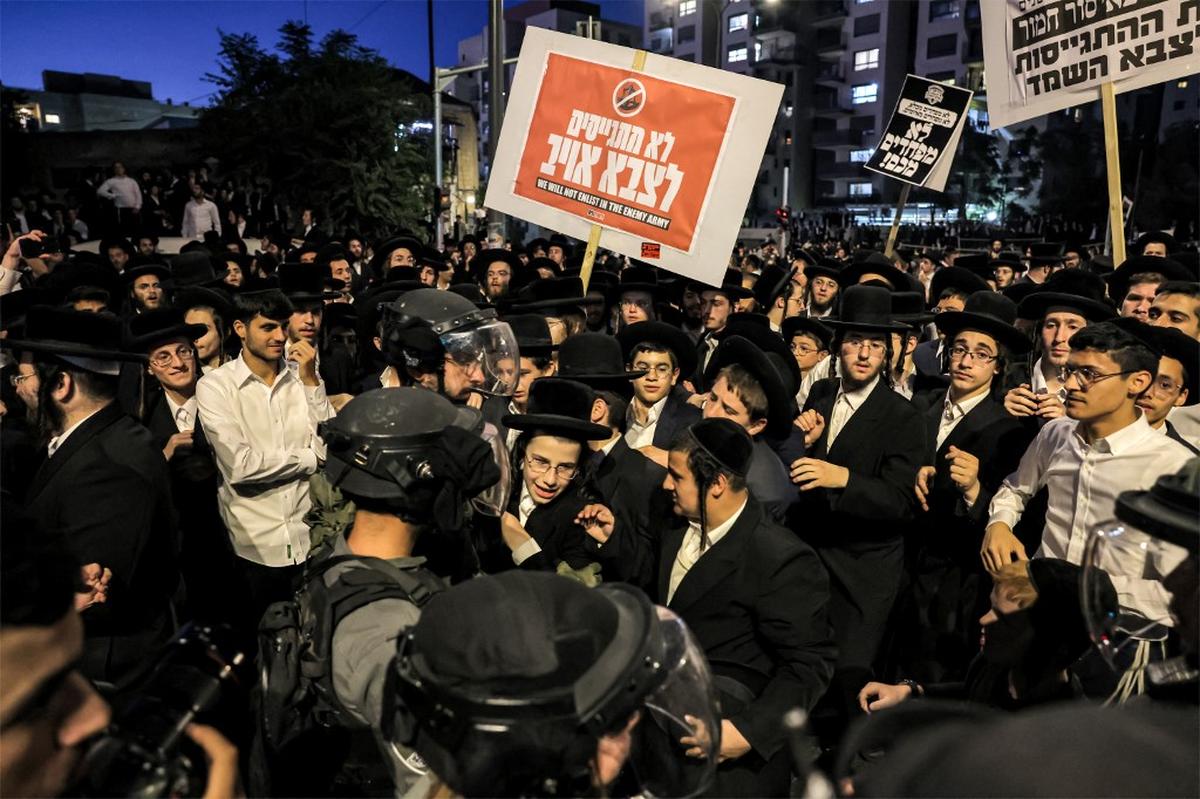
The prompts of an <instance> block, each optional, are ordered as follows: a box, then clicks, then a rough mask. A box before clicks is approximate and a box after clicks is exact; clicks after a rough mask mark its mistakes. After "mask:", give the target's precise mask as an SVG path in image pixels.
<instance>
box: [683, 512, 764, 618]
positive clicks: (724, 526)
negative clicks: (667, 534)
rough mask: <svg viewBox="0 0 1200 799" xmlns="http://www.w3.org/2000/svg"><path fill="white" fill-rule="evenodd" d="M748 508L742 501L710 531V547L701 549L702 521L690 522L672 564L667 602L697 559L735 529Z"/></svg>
mask: <svg viewBox="0 0 1200 799" xmlns="http://www.w3.org/2000/svg"><path fill="white" fill-rule="evenodd" d="M745 509H746V503H745V502H742V506H741V507H740V508H738V509H737V511H735V512H734V514H733V515H732V516H730V517H729V518H728V519H726V520H725V521H724V522H723V523H721V524H718V525H717V526H716V527H714V528H713V529H711V530H709V531H708V549H705V550H703V551H701V549H700V522H689V523H688V529H687V532H686V533H684V534H683V542H682V543H680V545H679V552H677V553H676V554H675V563H674V564H672V565H671V580H670V582H669V583H667V604H668V605H669V604H671V599H672V598H673V597H674V596H675V589H676V588H678V587H679V584H680V583H681V582H683V578H684V577H685V576H686V575H687V573H688V572H689V571H691V569H692V567H693V566H695V565H696V561H698V560H700V558H701V557H702V556H703V555H704V553H705V552H708V551H709V550H711V549H712V548H713V546H715V545H716V543H717V542H718V541H720V540H721V539H722V538H724V537H725V535H726V533H728V532H729V531H730V530H732V529H733V525H734V524H736V523H737V520H738V519H739V518H740V517H741V515H742V511H744V510H745Z"/></svg>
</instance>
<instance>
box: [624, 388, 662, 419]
mask: <svg viewBox="0 0 1200 799" xmlns="http://www.w3.org/2000/svg"><path fill="white" fill-rule="evenodd" d="M670 398H671V392H670V391H668V392H667V394H666V396H664V397H663V398H662V399H660V400H659V401H658V402H656V403H654V404H653V405H651V406H650V407H649V408H648V409H646V422H645V424H642V425H641V426H642V427H651V426H653V425H656V424H658V418H659V417H660V416H662V412H663V408H665V407H667V400H669V399H670ZM640 401H641V400H638V399H636V398H635V399H634V400H633V402H640ZM633 402H631V403H629V408H628V410H626V412H625V415H626V416H627V417H628V419H629V421H630V422H631V423H632V424H638V421H637V417H636V416H635V415H634V413H633Z"/></svg>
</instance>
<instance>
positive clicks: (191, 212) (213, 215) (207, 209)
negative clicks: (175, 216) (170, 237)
mask: <svg viewBox="0 0 1200 799" xmlns="http://www.w3.org/2000/svg"><path fill="white" fill-rule="evenodd" d="M210 230H215V231H216V232H217V235H218V236H219V235H221V215H220V214H219V213H218V212H217V205H216V203H214V202H213V201H212V200H207V199H205V200H201V201H200V202H196V201H195V200H188V201H187V205H185V206H183V224H182V225H181V226H180V235H181V236H183V237H184V238H185V239H195V238H199V237H200V236H203V235H204V234H205V233H207V232H208V231H210Z"/></svg>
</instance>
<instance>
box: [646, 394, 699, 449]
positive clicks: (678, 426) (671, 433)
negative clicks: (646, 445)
mask: <svg viewBox="0 0 1200 799" xmlns="http://www.w3.org/2000/svg"><path fill="white" fill-rule="evenodd" d="M698 421H700V409H699V408H697V407H696V406H695V405H689V404H688V401H687V392H686V391H684V389H683V387H682V386H676V387H675V388H674V389H672V390H671V393H670V395H668V396H667V401H666V403H664V404H663V409H662V413H661V414H659V416H658V425H657V426H656V427H655V428H654V440H653V441H652V442H651V443H653V444H654V446H656V447H658V448H659V449H670V448H671V442H672V441H674V440H675V436H676V435H678V434H679V431H681V430H685V429H687V428H689V427H691V426H692V425H694V424H695V423H696V422H698Z"/></svg>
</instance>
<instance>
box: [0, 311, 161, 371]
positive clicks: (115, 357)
mask: <svg viewBox="0 0 1200 799" xmlns="http://www.w3.org/2000/svg"><path fill="white" fill-rule="evenodd" d="M24 335H25V338H23V339H10V338H6V339H3V340H0V347H3V348H4V349H12V350H17V351H19V352H30V353H34V354H41V355H56V356H62V357H67V358H77V359H81V361H83V362H74V361H73V363H76V365H77V366H79V367H80V368H84V369H88V367H87V366H86V365H84V362H86V361H108V362H112V361H133V362H144V361H145V360H146V355H145V353H135V352H130V351H128V350H126V349H125V348H124V347H123V346H122V339H123V335H122V329H121V322H120V320H119V319H117V317H116V316H113V315H112V314H107V313H91V312H88V311H76V310H73V309H71V308H55V307H51V306H49V305H35V306H33V307H31V308H30V309H29V311H28V313H27V314H26V316H25V332H24ZM89 371H101V370H98V369H89ZM105 373H109V372H107V371H105Z"/></svg>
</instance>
